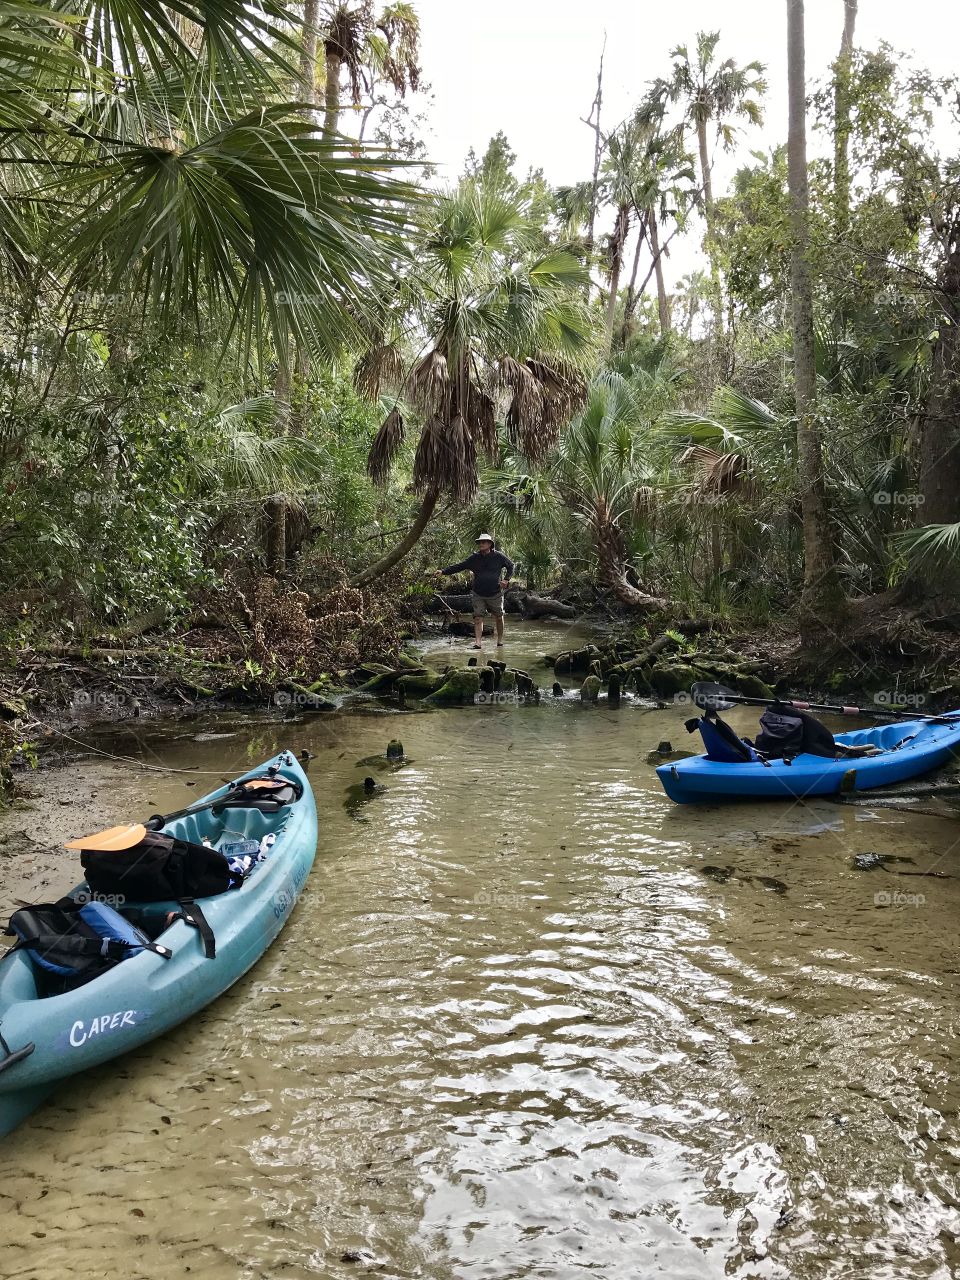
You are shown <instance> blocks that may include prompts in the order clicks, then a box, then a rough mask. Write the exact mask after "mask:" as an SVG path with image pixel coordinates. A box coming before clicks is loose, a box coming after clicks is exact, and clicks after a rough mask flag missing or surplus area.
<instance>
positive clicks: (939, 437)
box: [917, 220, 960, 602]
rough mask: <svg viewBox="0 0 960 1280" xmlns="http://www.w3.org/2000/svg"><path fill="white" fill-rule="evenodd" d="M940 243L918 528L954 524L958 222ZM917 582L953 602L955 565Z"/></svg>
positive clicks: (957, 499) (959, 367)
mask: <svg viewBox="0 0 960 1280" xmlns="http://www.w3.org/2000/svg"><path fill="white" fill-rule="evenodd" d="M946 241H947V243H946V259H945V261H944V264H943V267H942V268H941V270H940V275H939V279H938V281H937V283H938V285H939V289H938V292H937V294H936V295H935V296H936V297H937V299H938V301H939V304H940V309H941V315H940V323H939V325H938V326H937V328H938V336H937V340H936V344H935V346H934V349H933V361H932V364H931V369H930V391H929V394H928V396H927V404H926V412H925V414H924V421H923V430H922V434H921V437H920V496H921V497H922V499H923V502H922V503H921V504H920V505H919V506H918V509H917V523H918V524H920V525H927V524H960V220H958V221H957V222H956V223H955V224H954V226H953V227H952V229H951V230H950V231H948V232H947V234H946ZM921 579H922V585H923V586H924V587H925V588H926V590H927V592H928V593H929V594H930V595H932V596H933V597H934V598H936V599H940V598H943V597H944V596H946V595H950V596H952V597H953V600H954V602H955V601H956V597H957V594H958V592H960V564H957V563H956V562H954V563H953V564H948V563H938V562H934V561H931V562H930V563H929V564H925V565H923V567H922V573H921Z"/></svg>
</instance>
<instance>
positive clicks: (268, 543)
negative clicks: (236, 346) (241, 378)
mask: <svg viewBox="0 0 960 1280" xmlns="http://www.w3.org/2000/svg"><path fill="white" fill-rule="evenodd" d="M289 356H290V352H289V351H288V352H287V360H286V361H283V360H280V361H279V363H278V365H277V372H276V375H275V376H274V379H273V394H274V396H275V397H276V401H277V417H276V433H277V435H278V436H283V435H286V433H287V428H288V426H289V419H290V360H289ZM264 551H265V554H266V561H267V572H268V573H272V574H278V573H283V571H284V570H285V569H286V567H287V499H286V495H285V494H282V493H275V494H273V495H272V496H271V497H269V498H268V499H267V504H266V540H265V545H264Z"/></svg>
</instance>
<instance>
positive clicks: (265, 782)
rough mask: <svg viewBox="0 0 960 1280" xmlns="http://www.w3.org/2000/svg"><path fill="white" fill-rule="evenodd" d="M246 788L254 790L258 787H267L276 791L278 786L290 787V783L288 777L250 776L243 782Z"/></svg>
mask: <svg viewBox="0 0 960 1280" xmlns="http://www.w3.org/2000/svg"><path fill="white" fill-rule="evenodd" d="M242 785H243V787H244V789H246V790H250V791H254V790H256V789H258V788H262V789H264V790H266V789H267V788H269V789H271V790H274V791H276V790H277V788H278V787H289V785H290V783H289V782H288V781H287V779H286V778H249V779H248V780H247V781H246V782H244V783H243V784H242Z"/></svg>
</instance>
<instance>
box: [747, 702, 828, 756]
mask: <svg viewBox="0 0 960 1280" xmlns="http://www.w3.org/2000/svg"><path fill="white" fill-rule="evenodd" d="M753 745H754V746H755V747H756V749H757V750H758V751H759V752H760V754H761V755H763V756H770V757H771V758H772V759H777V760H780V759H784V760H787V759H789V758H790V757H791V756H798V755H800V754H801V752H809V754H810V755H814V756H827V757H833V756H835V755H836V753H837V746H836V743H835V742H834V738H833V734H832V733H831V732H830V730H829V729H828V728H827V727H826V726H825V725H822V724H821V723H820V721H819V720H817V719H816V718H815V717H814V716H811V715H809V714H808V713H807V712H806V711H801V710H800V708H799V707H792V706H790V705H789V703H784V702H779V703H776V704H775V705H774V706H772V707H768V708H767V710H766V711H764V713H763V715H762V716H761V717H760V732H759V733H758V734H757V737H756V740H755V741H754V744H753Z"/></svg>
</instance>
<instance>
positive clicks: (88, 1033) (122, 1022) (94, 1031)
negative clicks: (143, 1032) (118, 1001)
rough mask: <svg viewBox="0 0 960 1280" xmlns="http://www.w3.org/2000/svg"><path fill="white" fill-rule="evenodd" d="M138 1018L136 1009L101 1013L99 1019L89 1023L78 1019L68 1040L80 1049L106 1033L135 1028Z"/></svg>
mask: <svg viewBox="0 0 960 1280" xmlns="http://www.w3.org/2000/svg"><path fill="white" fill-rule="evenodd" d="M136 1018H137V1010H136V1009H118V1010H117V1011H116V1013H101V1014H100V1015H99V1016H98V1017H96V1018H91V1019H90V1020H89V1022H85V1021H84V1020H83V1019H82V1018H78V1019H77V1021H76V1022H75V1023H74V1024H73V1026H72V1027H71V1028H70V1035H69V1037H68V1039H69V1041H70V1044H71V1045H72V1047H73V1048H74V1049H79V1048H80V1047H81V1045H85V1044H86V1043H87V1042H88V1041H90V1040H92V1039H93V1037H94V1036H100V1035H103V1033H104V1032H105V1031H117V1030H119V1028H120V1027H135V1026H136V1025H137V1022H136Z"/></svg>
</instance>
